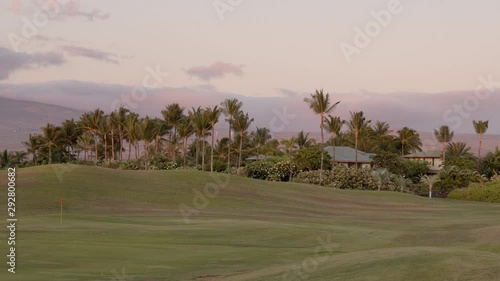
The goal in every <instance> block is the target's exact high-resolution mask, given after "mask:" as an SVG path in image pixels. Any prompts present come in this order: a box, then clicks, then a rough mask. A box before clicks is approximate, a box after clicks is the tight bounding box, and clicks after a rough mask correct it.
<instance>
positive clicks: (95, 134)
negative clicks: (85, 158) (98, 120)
mask: <svg viewBox="0 0 500 281" xmlns="http://www.w3.org/2000/svg"><path fill="white" fill-rule="evenodd" d="M94 148H95V158H94V162H95V163H97V132H94Z"/></svg>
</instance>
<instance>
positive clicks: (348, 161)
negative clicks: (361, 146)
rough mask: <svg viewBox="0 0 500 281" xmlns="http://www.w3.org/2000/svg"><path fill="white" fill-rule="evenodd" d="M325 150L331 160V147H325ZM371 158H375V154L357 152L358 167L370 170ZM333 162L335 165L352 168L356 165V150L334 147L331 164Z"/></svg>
mask: <svg viewBox="0 0 500 281" xmlns="http://www.w3.org/2000/svg"><path fill="white" fill-rule="evenodd" d="M325 150H326V151H327V152H328V154H330V156H331V157H332V158H333V146H327V147H325ZM372 156H375V153H366V152H363V151H359V150H358V167H362V168H371V167H372V159H371V157H372ZM334 161H335V163H337V164H342V165H345V166H348V167H350V166H354V165H356V150H355V149H354V148H351V147H347V146H336V147H335V159H334V160H332V162H334Z"/></svg>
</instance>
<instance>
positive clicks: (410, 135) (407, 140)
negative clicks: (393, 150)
mask: <svg viewBox="0 0 500 281" xmlns="http://www.w3.org/2000/svg"><path fill="white" fill-rule="evenodd" d="M397 133H398V135H397V137H396V139H395V142H396V146H398V147H399V146H400V147H401V156H403V155H405V154H407V153H412V152H415V151H422V141H421V140H420V135H419V134H418V133H417V131H416V130H414V129H410V128H408V127H403V128H402V129H401V130H398V131H397Z"/></svg>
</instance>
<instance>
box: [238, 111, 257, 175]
mask: <svg viewBox="0 0 500 281" xmlns="http://www.w3.org/2000/svg"><path fill="white" fill-rule="evenodd" d="M252 122H253V118H250V116H248V113H246V114H245V113H243V112H239V113H238V114H237V115H236V116H235V117H234V120H233V126H234V129H235V130H236V131H237V132H238V134H239V136H240V147H239V157H238V168H239V167H240V166H241V152H242V149H243V137H244V136H245V134H246V133H247V130H248V128H249V127H250V124H252Z"/></svg>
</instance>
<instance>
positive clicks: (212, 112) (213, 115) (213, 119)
mask: <svg viewBox="0 0 500 281" xmlns="http://www.w3.org/2000/svg"><path fill="white" fill-rule="evenodd" d="M206 112H207V116H208V121H209V122H210V129H211V131H212V132H211V135H212V144H211V150H210V172H213V171H214V142H215V124H216V123H217V122H219V117H220V114H221V113H222V109H221V108H219V107H217V105H216V106H214V107H207V109H206Z"/></svg>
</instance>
